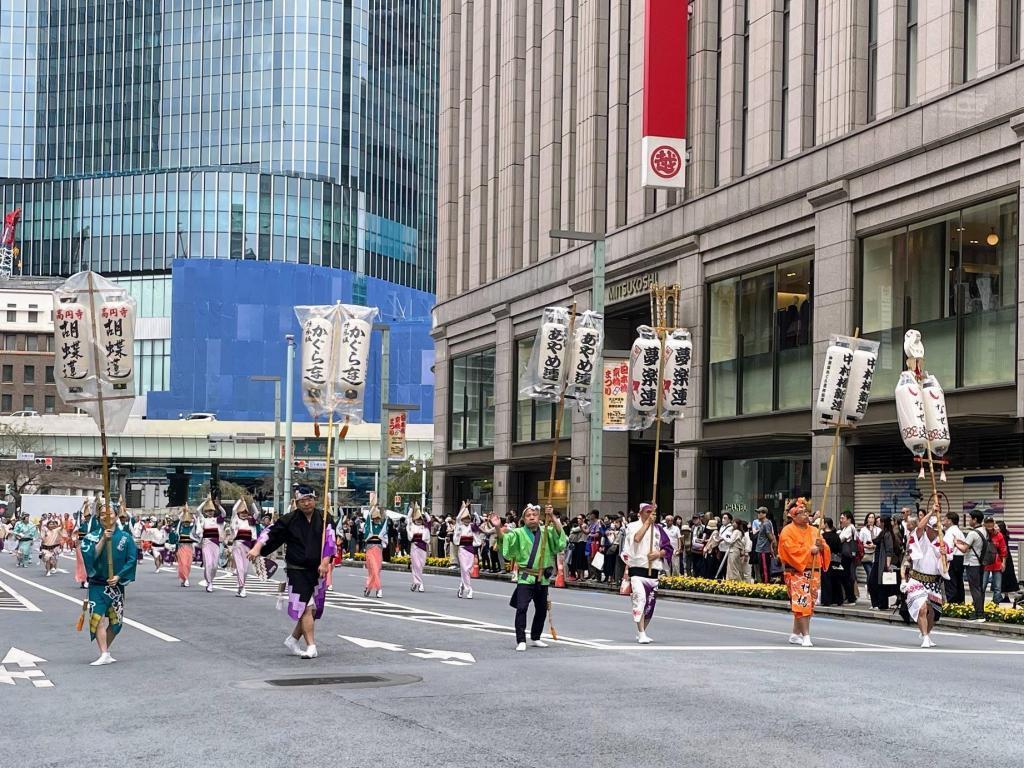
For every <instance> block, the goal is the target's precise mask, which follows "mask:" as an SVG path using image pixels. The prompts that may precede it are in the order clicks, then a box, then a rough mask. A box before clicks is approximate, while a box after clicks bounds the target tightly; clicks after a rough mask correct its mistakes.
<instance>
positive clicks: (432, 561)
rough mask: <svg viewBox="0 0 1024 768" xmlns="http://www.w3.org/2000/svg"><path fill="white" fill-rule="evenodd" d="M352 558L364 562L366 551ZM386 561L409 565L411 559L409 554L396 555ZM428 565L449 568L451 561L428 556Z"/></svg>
mask: <svg viewBox="0 0 1024 768" xmlns="http://www.w3.org/2000/svg"><path fill="white" fill-rule="evenodd" d="M352 559H353V560H358V561H359V562H363V561H364V560H366V553H365V552H356V553H355V554H354V555H352ZM385 562H388V563H391V565H408V564H409V562H410V560H409V556H408V555H395V556H394V557H392V558H391V559H390V560H387V561H385ZM427 565H429V566H431V567H432V568H447V567H448V566H449V565H451V563H450V562H449V561H448V559H447V558H444V557H428V558H427Z"/></svg>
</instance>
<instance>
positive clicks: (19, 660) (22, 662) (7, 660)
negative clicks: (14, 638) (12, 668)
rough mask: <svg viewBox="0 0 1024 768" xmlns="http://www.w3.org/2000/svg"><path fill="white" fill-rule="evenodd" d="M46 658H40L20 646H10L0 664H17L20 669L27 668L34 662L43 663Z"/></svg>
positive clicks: (34, 663) (32, 665) (33, 664)
mask: <svg viewBox="0 0 1024 768" xmlns="http://www.w3.org/2000/svg"><path fill="white" fill-rule="evenodd" d="M45 663H46V659H41V658H39V657H38V656H36V655H35V654H32V653H29V652H28V651H23V650H21V648H15V647H13V646H12V647H11V649H10V650H9V651H8V652H7V655H6V656H4V659H3V661H0V664H17V665H18V666H19V667H21V668H22V669H29V668H31V667H34V666H35V665H36V664H45Z"/></svg>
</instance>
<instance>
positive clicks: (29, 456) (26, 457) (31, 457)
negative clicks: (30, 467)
mask: <svg viewBox="0 0 1024 768" xmlns="http://www.w3.org/2000/svg"><path fill="white" fill-rule="evenodd" d="M35 460H36V455H35V454H34V453H31V452H30V451H18V461H35Z"/></svg>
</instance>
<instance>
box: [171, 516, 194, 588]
mask: <svg viewBox="0 0 1024 768" xmlns="http://www.w3.org/2000/svg"><path fill="white" fill-rule="evenodd" d="M195 540H196V524H195V520H193V519H192V510H191V509H189V508H188V505H187V504H186V505H185V506H183V507H182V508H181V517H180V518H179V519H178V522H177V524H175V526H174V527H173V528H171V531H170V533H169V534H168V538H167V543H168V544H170V545H173V546H174V555H175V558H176V559H177V561H178V581H179V582H181V586H183V587H187V586H189V583H188V576H189V572H190V571H191V570H192V560H193V558H194V557H195V550H194V549H193V545H194V543H195Z"/></svg>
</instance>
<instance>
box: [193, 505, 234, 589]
mask: <svg viewBox="0 0 1024 768" xmlns="http://www.w3.org/2000/svg"><path fill="white" fill-rule="evenodd" d="M226 516H227V515H225V513H224V507H222V506H221V505H220V504H216V503H214V501H213V498H212V497H210V496H207V497H206V501H205V502H203V506H202V507H200V509H199V511H198V512H196V531H197V532H198V534H199V536H200V538H201V539H202V548H203V584H202V586H204V587H206V591H207V592H213V580H214V579H215V578H217V564H218V561H219V560H220V543H221V542H222V541H224V518H225V517H226Z"/></svg>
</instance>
